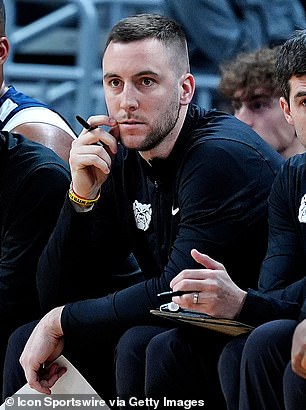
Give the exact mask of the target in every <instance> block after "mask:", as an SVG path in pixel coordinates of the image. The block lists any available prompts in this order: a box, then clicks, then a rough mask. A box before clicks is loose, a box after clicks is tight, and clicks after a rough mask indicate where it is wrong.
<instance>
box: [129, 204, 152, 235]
mask: <svg viewBox="0 0 306 410" xmlns="http://www.w3.org/2000/svg"><path fill="white" fill-rule="evenodd" d="M133 211H134V218H135V221H136V226H137V228H138V229H141V230H142V231H146V230H147V229H148V228H149V226H150V222H151V216H152V208H151V204H141V203H140V202H138V201H137V200H135V201H134V203H133Z"/></svg>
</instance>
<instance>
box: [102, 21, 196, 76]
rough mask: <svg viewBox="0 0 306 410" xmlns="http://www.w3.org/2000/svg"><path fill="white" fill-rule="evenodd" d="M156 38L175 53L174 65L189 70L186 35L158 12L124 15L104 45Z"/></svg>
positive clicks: (178, 26) (180, 28)
mask: <svg viewBox="0 0 306 410" xmlns="http://www.w3.org/2000/svg"><path fill="white" fill-rule="evenodd" d="M150 38H151V39H156V40H159V41H161V42H162V43H163V44H164V45H165V46H166V47H169V48H172V49H173V50H174V52H175V54H176V65H179V64H180V63H182V64H181V66H185V69H186V70H187V71H189V58H188V50H187V42H186V36H185V33H184V31H183V29H182V27H181V26H180V25H179V24H178V23H177V22H176V21H174V20H172V19H171V18H169V17H166V16H163V15H160V14H137V15H133V16H129V17H126V18H124V19H122V20H120V21H119V22H118V23H117V24H115V25H114V27H113V28H112V30H111V31H110V33H109V35H108V37H107V40H106V46H105V49H106V48H107V46H108V45H109V44H110V43H111V42H118V43H119V42H120V43H129V42H132V41H137V40H145V39H150Z"/></svg>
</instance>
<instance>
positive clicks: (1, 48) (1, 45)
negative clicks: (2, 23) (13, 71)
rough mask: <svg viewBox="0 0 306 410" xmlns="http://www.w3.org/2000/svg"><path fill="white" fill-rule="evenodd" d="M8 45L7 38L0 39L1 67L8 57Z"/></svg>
mask: <svg viewBox="0 0 306 410" xmlns="http://www.w3.org/2000/svg"><path fill="white" fill-rule="evenodd" d="M9 51H10V45H9V42H8V39H7V37H0V65H3V64H4V63H5V62H6V60H7V58H8V55H9Z"/></svg>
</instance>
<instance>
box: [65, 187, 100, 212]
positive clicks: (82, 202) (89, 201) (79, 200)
mask: <svg viewBox="0 0 306 410" xmlns="http://www.w3.org/2000/svg"><path fill="white" fill-rule="evenodd" d="M68 196H69V199H70V200H71V201H72V202H74V203H75V204H78V205H80V206H85V207H87V206H92V205H94V204H95V203H96V202H97V201H98V200H99V198H100V192H99V193H98V195H97V196H96V197H95V198H94V199H86V198H82V197H80V196H78V195H77V194H76V193H75V192H74V190H73V188H72V186H70V189H69V191H68Z"/></svg>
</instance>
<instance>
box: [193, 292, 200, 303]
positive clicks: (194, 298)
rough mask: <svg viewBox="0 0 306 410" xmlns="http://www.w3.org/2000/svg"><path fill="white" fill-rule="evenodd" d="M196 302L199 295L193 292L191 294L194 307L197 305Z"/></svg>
mask: <svg viewBox="0 0 306 410" xmlns="http://www.w3.org/2000/svg"><path fill="white" fill-rule="evenodd" d="M198 301H199V293H198V292H195V293H194V294H193V303H194V304H195V305H196V304H197V303H198Z"/></svg>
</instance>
